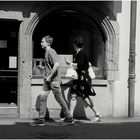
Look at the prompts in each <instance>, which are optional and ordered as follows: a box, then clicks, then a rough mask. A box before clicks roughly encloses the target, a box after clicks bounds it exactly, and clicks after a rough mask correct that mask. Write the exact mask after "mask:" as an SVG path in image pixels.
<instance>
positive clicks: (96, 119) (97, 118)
mask: <svg viewBox="0 0 140 140" xmlns="http://www.w3.org/2000/svg"><path fill="white" fill-rule="evenodd" d="M101 118H102V115H101V114H99V115H95V118H94V119H93V120H92V121H94V122H99V121H101Z"/></svg>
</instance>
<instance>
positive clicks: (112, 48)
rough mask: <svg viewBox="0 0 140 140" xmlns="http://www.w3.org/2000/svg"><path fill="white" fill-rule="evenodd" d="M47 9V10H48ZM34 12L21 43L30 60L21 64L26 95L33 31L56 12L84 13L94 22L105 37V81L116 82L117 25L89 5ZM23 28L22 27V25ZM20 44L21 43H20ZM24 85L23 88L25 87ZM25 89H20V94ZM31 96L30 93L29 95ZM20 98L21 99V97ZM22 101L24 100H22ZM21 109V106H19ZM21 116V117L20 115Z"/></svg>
mask: <svg viewBox="0 0 140 140" xmlns="http://www.w3.org/2000/svg"><path fill="white" fill-rule="evenodd" d="M48 7H49V8H48ZM34 8H35V10H36V12H35V13H34V14H33V15H32V16H31V18H30V20H28V22H27V23H28V24H27V23H25V24H26V26H25V27H26V28H25V32H24V35H25V38H24V41H23V40H21V41H22V42H23V44H24V45H26V47H28V48H29V50H30V51H29V54H28V55H30V57H29V58H30V59H29V60H28V63H25V62H26V61H25V62H24V60H23V61H22V62H21V63H24V65H26V64H27V66H28V69H29V72H28V73H27V71H25V72H24V70H22V72H23V73H24V75H25V77H26V78H27V82H26V85H28V86H27V87H28V90H29V91H28V93H29V92H31V75H32V45H33V44H32V37H33V33H34V30H35V28H36V26H37V24H38V23H39V22H40V20H41V19H43V18H44V17H45V16H47V15H49V14H50V13H51V12H54V11H55V12H56V11H59V10H75V11H79V12H81V13H84V14H86V15H88V16H89V18H91V19H92V20H94V21H95V22H96V23H97V24H98V26H99V27H100V28H101V30H102V32H103V33H104V37H105V39H106V40H105V53H106V58H105V59H106V67H105V69H106V72H107V80H108V81H115V80H116V73H117V71H118V48H119V37H118V35H119V28H118V23H117V21H116V22H112V23H111V21H110V20H109V19H108V18H107V17H106V16H105V15H104V14H103V13H102V12H101V11H100V10H99V9H97V8H96V7H94V6H93V7H92V6H91V5H82V4H74V3H72V4H70V5H69V4H57V5H55V4H54V5H53V6H43V5H40V6H39V5H37V7H34ZM23 26H24V25H23ZM22 42H21V43H22ZM25 68H26V67H25ZM26 85H24V86H26ZM25 88H26V87H24V88H22V89H21V94H22V92H24V93H25V91H23V90H24V89H25ZM28 93H26V95H27V97H28V98H29V99H28V100H30V98H31V95H29V94H28ZM30 94H31V93H30ZM21 98H22V97H21ZM26 99H27V98H26ZM23 101H24V100H23ZM21 107H22V105H21ZM22 108H23V109H21V112H22V110H25V108H24V107H22ZM30 111H31V101H28V102H27V107H26V112H27V114H28V115H29V116H30V113H31V112H30ZM21 116H22V115H21Z"/></svg>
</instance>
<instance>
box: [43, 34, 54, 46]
mask: <svg viewBox="0 0 140 140" xmlns="http://www.w3.org/2000/svg"><path fill="white" fill-rule="evenodd" d="M43 38H44V39H45V41H46V42H47V43H50V45H52V43H53V37H51V36H50V35H47V36H44V37H43Z"/></svg>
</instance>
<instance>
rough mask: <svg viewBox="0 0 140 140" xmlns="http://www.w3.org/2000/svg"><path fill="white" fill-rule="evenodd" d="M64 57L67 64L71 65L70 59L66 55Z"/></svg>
mask: <svg viewBox="0 0 140 140" xmlns="http://www.w3.org/2000/svg"><path fill="white" fill-rule="evenodd" d="M64 59H65V63H66V64H67V65H70V64H71V62H70V61H69V60H67V58H66V57H64Z"/></svg>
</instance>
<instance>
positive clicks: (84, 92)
mask: <svg viewBox="0 0 140 140" xmlns="http://www.w3.org/2000/svg"><path fill="white" fill-rule="evenodd" d="M71 93H75V94H77V96H81V97H82V98H86V97H88V96H89V95H91V96H95V95H96V93H95V90H94V88H93V86H92V82H91V78H90V76H89V73H88V71H82V72H81V73H79V74H78V79H77V80H74V81H73V84H72V87H71Z"/></svg>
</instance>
